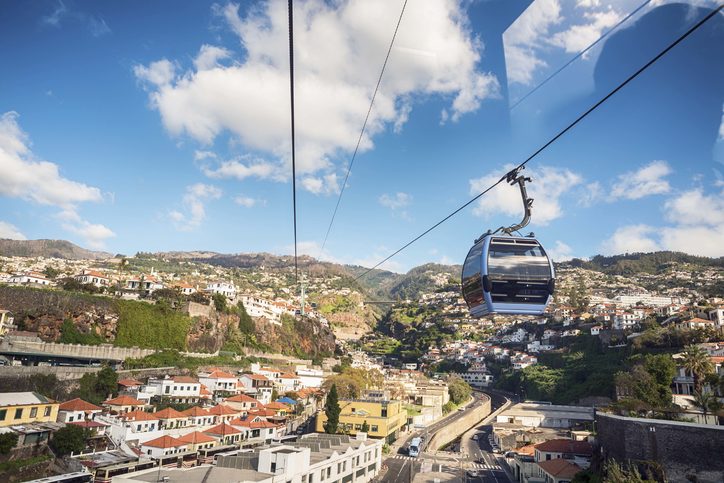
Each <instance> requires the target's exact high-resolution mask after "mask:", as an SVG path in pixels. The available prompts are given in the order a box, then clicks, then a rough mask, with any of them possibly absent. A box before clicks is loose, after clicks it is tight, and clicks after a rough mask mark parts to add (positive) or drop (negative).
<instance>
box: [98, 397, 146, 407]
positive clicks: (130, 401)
mask: <svg viewBox="0 0 724 483" xmlns="http://www.w3.org/2000/svg"><path fill="white" fill-rule="evenodd" d="M103 405H107V406H143V402H141V401H139V400H138V399H136V398H133V397H131V396H118V397H115V398H113V399H108V400H107V401H103Z"/></svg>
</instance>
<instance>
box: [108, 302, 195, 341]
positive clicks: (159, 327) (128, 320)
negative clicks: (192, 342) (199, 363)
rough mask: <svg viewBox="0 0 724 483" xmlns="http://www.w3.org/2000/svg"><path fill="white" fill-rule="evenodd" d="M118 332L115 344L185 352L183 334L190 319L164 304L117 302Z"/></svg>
mask: <svg viewBox="0 0 724 483" xmlns="http://www.w3.org/2000/svg"><path fill="white" fill-rule="evenodd" d="M116 303H117V307H118V315H119V318H118V332H117V334H116V340H115V342H114V343H115V345H117V346H121V347H133V346H138V347H151V348H155V349H176V350H184V349H186V335H187V334H188V332H189V329H190V328H191V318H190V317H187V316H186V315H184V314H181V313H179V312H177V311H175V310H173V309H171V308H170V307H169V306H168V305H166V304H156V305H151V304H148V303H145V302H135V301H129V300H117V301H116Z"/></svg>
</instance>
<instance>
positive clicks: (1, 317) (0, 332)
mask: <svg viewBox="0 0 724 483" xmlns="http://www.w3.org/2000/svg"><path fill="white" fill-rule="evenodd" d="M13 322H14V318H13V313H12V312H10V311H9V310H0V337H2V336H4V335H5V334H7V333H8V332H10V331H11V330H15V324H13Z"/></svg>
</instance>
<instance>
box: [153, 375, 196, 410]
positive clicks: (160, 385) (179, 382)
mask: <svg viewBox="0 0 724 483" xmlns="http://www.w3.org/2000/svg"><path fill="white" fill-rule="evenodd" d="M145 391H146V392H149V393H151V394H153V395H154V396H157V397H160V398H162V399H163V400H166V401H169V402H172V403H181V404H194V403H197V402H199V400H200V399H201V383H200V382H199V380H198V379H196V378H194V377H190V376H173V377H171V376H166V377H164V378H157V377H151V378H149V379H148V384H147V385H146V386H145Z"/></svg>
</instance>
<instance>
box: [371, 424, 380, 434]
mask: <svg viewBox="0 0 724 483" xmlns="http://www.w3.org/2000/svg"><path fill="white" fill-rule="evenodd" d="M370 431H372V432H373V433H376V432H378V431H379V428H378V427H377V425H376V424H373V425H372V426H370Z"/></svg>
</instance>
